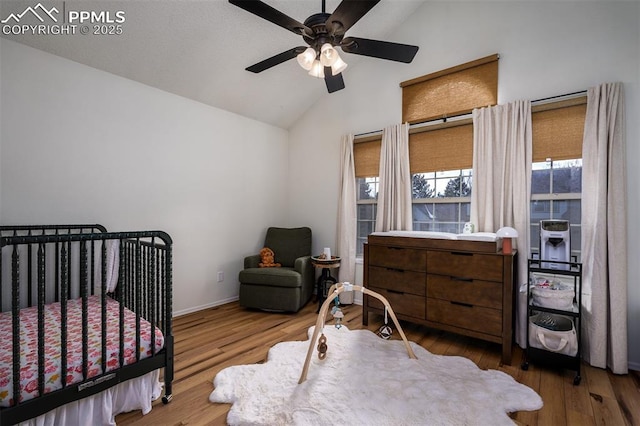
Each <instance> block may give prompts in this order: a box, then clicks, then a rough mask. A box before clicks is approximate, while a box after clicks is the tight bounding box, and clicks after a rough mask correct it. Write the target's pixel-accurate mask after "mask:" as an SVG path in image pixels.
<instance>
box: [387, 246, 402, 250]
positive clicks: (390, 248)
mask: <svg viewBox="0 0 640 426" xmlns="http://www.w3.org/2000/svg"><path fill="white" fill-rule="evenodd" d="M387 248H388V249H389V250H404V249H403V248H402V247H387Z"/></svg>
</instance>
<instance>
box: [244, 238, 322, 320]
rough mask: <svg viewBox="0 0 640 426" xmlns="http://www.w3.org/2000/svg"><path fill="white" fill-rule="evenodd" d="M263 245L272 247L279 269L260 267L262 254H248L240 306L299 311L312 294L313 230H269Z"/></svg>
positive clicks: (245, 262)
mask: <svg viewBox="0 0 640 426" xmlns="http://www.w3.org/2000/svg"><path fill="white" fill-rule="evenodd" d="M264 247H269V248H270V249H271V250H273V253H274V258H275V262H276V263H280V264H281V265H282V266H281V267H277V268H260V267H258V263H259V262H260V255H253V256H248V257H245V259H244V270H242V271H240V274H239V277H238V278H239V281H240V306H243V307H246V308H258V309H264V310H269V311H287V312H298V311H299V310H300V308H302V307H303V306H304V305H305V304H306V303H307V302H308V301H309V299H311V296H312V294H313V288H314V284H315V273H314V268H313V265H312V264H311V229H310V228H307V227H302V228H275V227H271V228H269V229H267V235H266V237H265V240H264Z"/></svg>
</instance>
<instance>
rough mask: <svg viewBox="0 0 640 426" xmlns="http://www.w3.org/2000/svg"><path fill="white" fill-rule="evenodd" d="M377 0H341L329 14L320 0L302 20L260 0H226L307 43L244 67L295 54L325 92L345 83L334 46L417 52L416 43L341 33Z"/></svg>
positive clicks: (380, 54) (397, 55)
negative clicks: (321, 80)
mask: <svg viewBox="0 0 640 426" xmlns="http://www.w3.org/2000/svg"><path fill="white" fill-rule="evenodd" d="M378 2H380V0H343V1H342V2H341V3H340V4H339V5H338V7H337V8H336V10H334V11H333V13H331V14H329V13H326V11H325V0H322V12H321V13H316V14H313V15H311V16H309V17H308V18H307V19H306V20H305V21H304V24H302V23H300V22H298V21H296V20H295V19H293V18H291V17H289V16H287V15H285V14H284V13H282V12H280V11H278V10H276V9H274V8H273V7H271V6H269V5H268V4H266V3H264V2H262V1H260V0H229V3H231V4H233V5H236V6H238V7H240V8H242V9H244V10H246V11H247V12H251V13H253V14H254V15H257V16H259V17H260V18H263V19H266V20H267V21H270V22H273V23H274V24H276V25H279V26H281V27H282V28H285V29H287V30H289V31H291V32H293V33H295V34H297V35H300V36H302V38H303V39H304V41H305V42H306V43H307V45H308V47H307V46H298V47H294V48H292V49H289V50H287V51H285V52H282V53H279V54H277V55H275V56H272V57H270V58H267V59H265V60H263V61H260V62H258V63H257V64H254V65H251V66H250V67H247V68H246V70H247V71H251V72H254V73H259V72H262V71H265V70H267V69H269V68H271V67H274V66H276V65H278V64H281V63H283V62H286V61H288V60H289V59H293V58H297V59H298V63H299V64H300V66H302V67H303V68H304V69H306V70H308V71H309V74H310V75H313V76H314V77H320V78H324V81H325V83H326V85H327V90H328V91H329V93H333V92H336V91H338V90H341V89H344V87H345V86H344V80H343V78H342V71H343V70H344V69H345V68H346V66H347V65H346V63H345V62H344V61H342V59H341V58H340V56H339V54H338V51H337V50H336V49H335V47H340V48H341V49H342V51H343V52H347V53H353V54H356V55H363V56H370V57H374V58H380V59H388V60H391V61H397V62H404V63H409V62H411V61H412V60H413V58H414V57H415V55H416V53H417V52H418V46H411V45H408V44H400V43H392V42H388V41H380V40H370V39H366V38H358V37H345V33H346V32H347V30H348V29H349V28H351V27H352V26H353V25H354V24H355V23H356V22H358V20H360V18H362V17H363V16H364V15H365V14H366V13H367V12H369V11H370V10H371V9H372V8H373V7H374V6H375V5H376V4H378Z"/></svg>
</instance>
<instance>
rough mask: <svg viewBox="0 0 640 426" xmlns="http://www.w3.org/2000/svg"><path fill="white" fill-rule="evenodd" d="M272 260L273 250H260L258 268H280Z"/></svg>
mask: <svg viewBox="0 0 640 426" xmlns="http://www.w3.org/2000/svg"><path fill="white" fill-rule="evenodd" d="M273 260H274V258H273V250H271V249H270V248H269V247H264V248H263V249H262V250H260V263H258V266H260V267H261V268H276V267H279V266H281V265H280V264H279V263H275V262H274V261H273Z"/></svg>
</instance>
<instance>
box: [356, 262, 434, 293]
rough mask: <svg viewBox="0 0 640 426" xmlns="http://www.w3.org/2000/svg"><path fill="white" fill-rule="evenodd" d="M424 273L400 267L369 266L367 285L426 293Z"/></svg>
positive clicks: (406, 291) (402, 291)
mask: <svg viewBox="0 0 640 426" xmlns="http://www.w3.org/2000/svg"><path fill="white" fill-rule="evenodd" d="M426 281H427V279H426V274H425V273H424V272H415V271H405V270H402V269H394V268H382V267H380V266H370V267H369V282H368V286H369V287H378V288H385V289H388V290H395V291H398V292H401V293H411V294H415V295H418V296H424V295H425V294H426V284H427V283H426Z"/></svg>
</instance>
